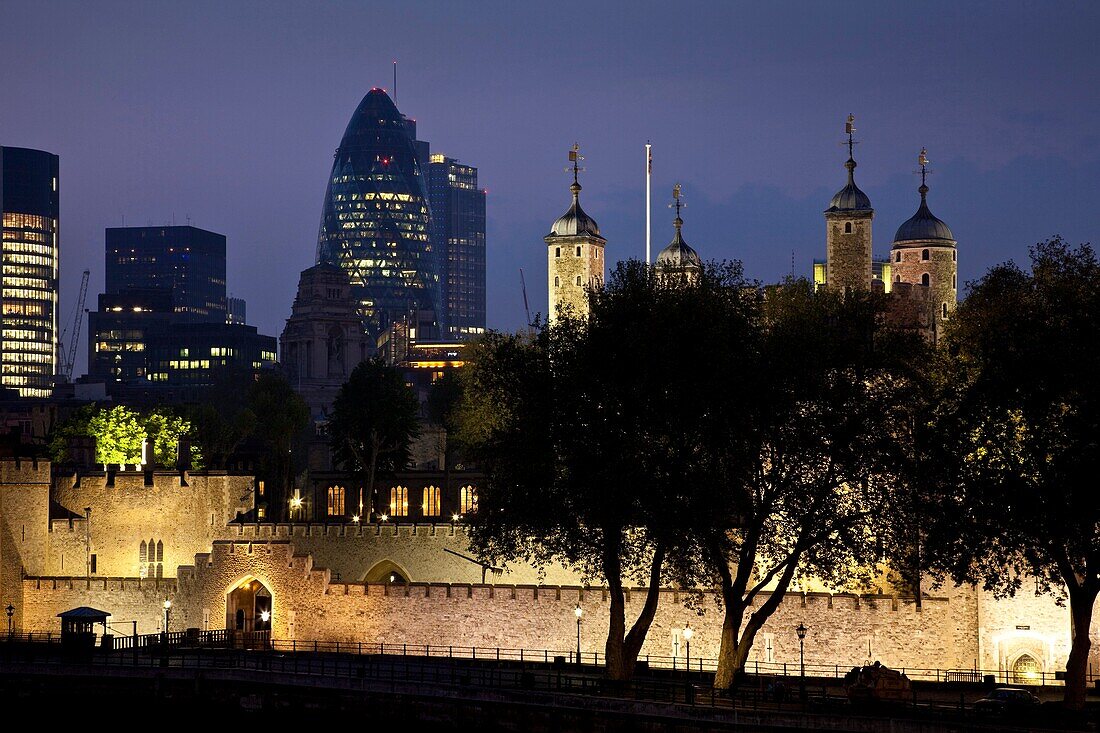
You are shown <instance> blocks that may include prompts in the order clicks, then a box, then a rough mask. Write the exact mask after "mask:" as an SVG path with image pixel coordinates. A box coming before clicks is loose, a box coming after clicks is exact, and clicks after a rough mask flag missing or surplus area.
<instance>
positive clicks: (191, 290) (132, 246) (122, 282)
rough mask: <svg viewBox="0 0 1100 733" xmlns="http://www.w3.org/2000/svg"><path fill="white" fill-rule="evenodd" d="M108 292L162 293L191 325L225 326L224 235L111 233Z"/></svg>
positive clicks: (185, 230) (168, 230) (177, 229)
mask: <svg viewBox="0 0 1100 733" xmlns="http://www.w3.org/2000/svg"><path fill="white" fill-rule="evenodd" d="M105 259H106V273H107V275H106V283H105V286H106V292H107V293H109V294H118V293H121V292H122V291H124V290H135V289H137V290H151V289H157V288H159V289H164V290H170V291H171V292H172V307H173V310H174V311H175V312H176V313H179V314H182V315H183V317H184V320H187V321H192V322H195V321H206V322H219V323H224V322H225V318H226V312H225V308H226V306H225V235H223V234H216V233H214V232H208V231H206V230H204V229H199V228H198V227H193V226H163V227H118V228H110V229H108V230H107V250H106V258H105Z"/></svg>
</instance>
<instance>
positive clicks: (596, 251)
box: [544, 145, 607, 323]
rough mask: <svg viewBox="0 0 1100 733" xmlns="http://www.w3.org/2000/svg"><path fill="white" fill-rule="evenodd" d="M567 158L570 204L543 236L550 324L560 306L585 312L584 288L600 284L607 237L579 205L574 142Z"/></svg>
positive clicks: (584, 313)
mask: <svg viewBox="0 0 1100 733" xmlns="http://www.w3.org/2000/svg"><path fill="white" fill-rule="evenodd" d="M569 160H570V162H572V164H573V185H571V186H570V187H569V190H570V191H571V192H572V194H573V203H572V205H570V207H569V210H568V211H566V212H565V213H564V214H562V215H561V216H560V217H559V218H558V220H557V221H555V222H554V226H552V227H551V228H550V233H549V234H547V235H546V237H544V240H545V242H546V257H547V268H546V273H547V283H546V285H547V290H548V291H549V298H548V300H549V304H548V307H549V312H548V313H547V319H548V320H549V322H550V323H553V322H554V321H555V320H556V319H557V317H558V312H559V310H561V309H570V310H572V311H573V312H574V313H576V314H578V315H588V295H587V293H586V288H590V287H599V286H600V285H601V284H602V283H603V268H604V256H603V248H604V245H605V244H607V240H606V239H604V238H603V237H601V236H600V227H599V225H598V224H596V220H595V219H593V218H592V217H590V216H589V215H588V214H586V213H584V209H582V208H581V202H580V193H581V184H580V183H579V182H578V181H577V176H578V174H579V173H580V170H581V169H580V167H579V164H580V161H581V156H580V152H579V148H578V146H577V145H574V146H573V149H572V150H570V151H569Z"/></svg>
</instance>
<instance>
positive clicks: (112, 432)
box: [88, 405, 145, 464]
mask: <svg viewBox="0 0 1100 733" xmlns="http://www.w3.org/2000/svg"><path fill="white" fill-rule="evenodd" d="M88 433H89V435H91V436H92V437H93V438H95V442H96V445H95V456H96V461H97V462H98V463H105V464H112V463H113V464H124V463H139V462H140V461H141V446H142V443H143V442H144V441H145V429H144V428H143V427H142V424H141V415H139V414H138V413H137V412H135V411H133V410H131V409H130V408H129V407H125V406H123V405H116V406H115V407H110V408H106V409H100V410H98V411H97V412H96V413H95V414H94V415H92V417H91V419H89V421H88Z"/></svg>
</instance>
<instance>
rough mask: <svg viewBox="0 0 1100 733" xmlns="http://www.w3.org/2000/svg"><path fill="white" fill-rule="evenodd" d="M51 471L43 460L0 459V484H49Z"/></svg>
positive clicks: (50, 467) (49, 464)
mask: <svg viewBox="0 0 1100 733" xmlns="http://www.w3.org/2000/svg"><path fill="white" fill-rule="evenodd" d="M51 471H52V464H51V463H50V462H49V461H48V460H46V459H43V458H20V457H17V456H16V457H5V458H0V484H49V483H50V475H51Z"/></svg>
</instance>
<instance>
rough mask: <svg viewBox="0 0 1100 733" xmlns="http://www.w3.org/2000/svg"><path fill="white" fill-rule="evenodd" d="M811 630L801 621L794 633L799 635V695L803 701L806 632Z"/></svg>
mask: <svg viewBox="0 0 1100 733" xmlns="http://www.w3.org/2000/svg"><path fill="white" fill-rule="evenodd" d="M807 631H809V629H807V628H806V625H805V624H804V623H802V622H801V621H799V622H798V626H796V627H795V630H794V632H795V633H796V634H798V666H799V669H800V675H799V683H798V686H799V690H800V692H799V694H800V695H801V697H802V699H803V700H805V699H806V632H807Z"/></svg>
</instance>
